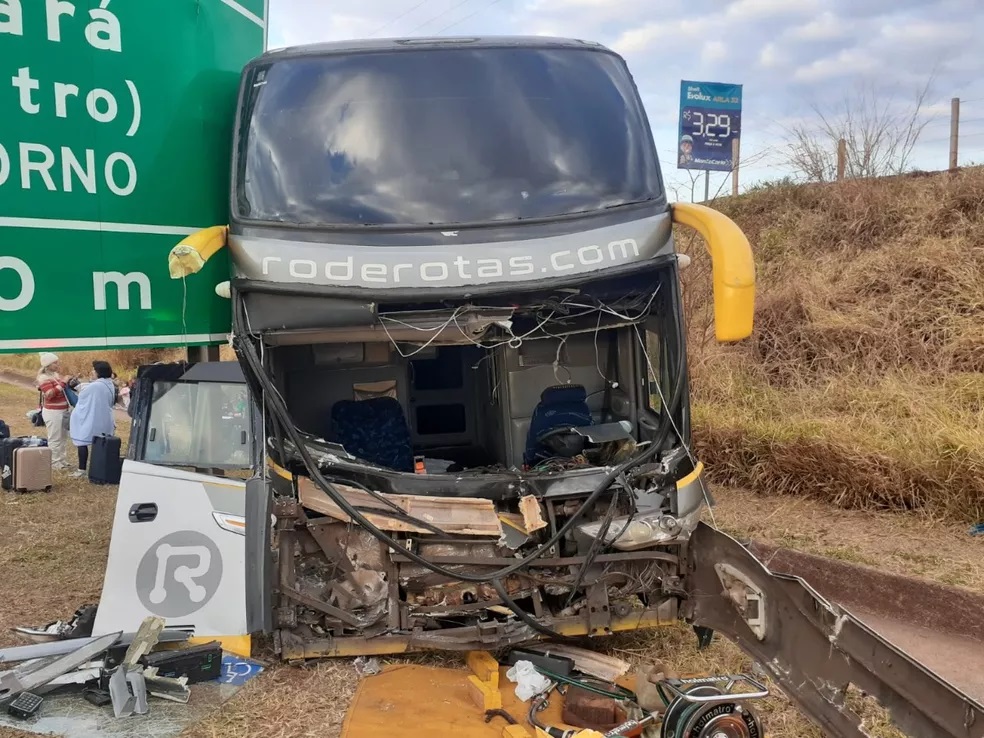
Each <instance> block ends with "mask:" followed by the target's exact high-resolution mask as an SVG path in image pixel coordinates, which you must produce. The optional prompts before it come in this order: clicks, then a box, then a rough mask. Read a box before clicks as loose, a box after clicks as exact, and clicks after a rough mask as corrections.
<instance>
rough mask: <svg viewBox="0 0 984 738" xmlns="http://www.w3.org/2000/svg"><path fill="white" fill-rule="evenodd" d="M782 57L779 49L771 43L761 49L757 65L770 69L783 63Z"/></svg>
mask: <svg viewBox="0 0 984 738" xmlns="http://www.w3.org/2000/svg"><path fill="white" fill-rule="evenodd" d="M783 60H784V55H783V53H782V52H781V51H780V50H779V47H778V46H777V45H776V44H775V43H774V42H772V41H770V42H769V43H767V44H766V45H765V46H763V47H762V50H761V51H760V52H759V57H758V63H759V66H760V67H764V68H765V69H772V68H773V67H777V66H779V65H780V64H782V63H783Z"/></svg>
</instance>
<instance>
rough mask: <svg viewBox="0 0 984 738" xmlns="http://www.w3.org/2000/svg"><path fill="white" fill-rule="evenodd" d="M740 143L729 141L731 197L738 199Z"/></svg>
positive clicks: (733, 140)
mask: <svg viewBox="0 0 984 738" xmlns="http://www.w3.org/2000/svg"><path fill="white" fill-rule="evenodd" d="M740 152H741V143H740V142H739V140H738V139H737V138H733V139H731V196H732V197H738V163H739V153H740Z"/></svg>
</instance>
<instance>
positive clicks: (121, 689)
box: [109, 664, 150, 718]
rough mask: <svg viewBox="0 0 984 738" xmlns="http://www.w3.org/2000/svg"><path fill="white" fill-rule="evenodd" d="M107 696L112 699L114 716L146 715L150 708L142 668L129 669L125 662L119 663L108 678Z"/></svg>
mask: <svg viewBox="0 0 984 738" xmlns="http://www.w3.org/2000/svg"><path fill="white" fill-rule="evenodd" d="M109 697H110V699H111V700H112V701H113V716H114V717H117V718H121V717H130V716H131V715H133V714H134V713H135V714H137V715H146V714H147V711H148V710H149V709H150V708H149V707H148V705H147V683H146V682H145V681H144V677H143V670H142V669H136V670H134V671H130V670H128V669H127V667H126V665H125V664H124V665H120V666H119V667H118V668H117V669H116V671H114V672H113V675H112V676H111V677H110V678H109Z"/></svg>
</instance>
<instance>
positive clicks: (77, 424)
mask: <svg viewBox="0 0 984 738" xmlns="http://www.w3.org/2000/svg"><path fill="white" fill-rule="evenodd" d="M92 375H93V381H92V382H90V383H89V384H87V385H86V386H85V387H83V388H82V390H81V391H80V392H79V401H78V404H76V406H75V411H74V412H73V413H72V417H71V420H70V429H69V433H70V434H71V436H72V443H74V444H75V445H76V446H77V447H78V450H79V469H78V471H77V472H75V474H74V476H77V477H81V476H84V475H85V474H86V468H87V467H88V464H89V447H90V446H91V445H92V441H93V439H95V438H96V437H97V436H101V435H107V436H111V435H114V434H115V433H116V414H115V413H114V411H113V408H114V407H115V405H116V385H115V384H113V367H111V366H110V365H109V362H106V361H94V362H92Z"/></svg>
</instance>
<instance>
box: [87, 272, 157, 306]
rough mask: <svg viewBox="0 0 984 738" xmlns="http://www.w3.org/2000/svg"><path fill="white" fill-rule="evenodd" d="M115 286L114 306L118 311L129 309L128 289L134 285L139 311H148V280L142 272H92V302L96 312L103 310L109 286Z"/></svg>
mask: <svg viewBox="0 0 984 738" xmlns="http://www.w3.org/2000/svg"><path fill="white" fill-rule="evenodd" d="M111 284H112V285H115V286H116V305H117V308H118V309H119V310H129V309H130V288H131V287H132V286H133V285H136V286H137V288H138V290H139V293H140V309H141V310H150V308H151V299H150V279H149V278H148V277H147V275H146V274H143V273H142V272H130V273H129V274H123V273H122V272H93V273H92V302H93V307H95V309H96V310H105V309H106V302H107V295H106V293H107V292H108V291H109V285H111Z"/></svg>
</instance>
